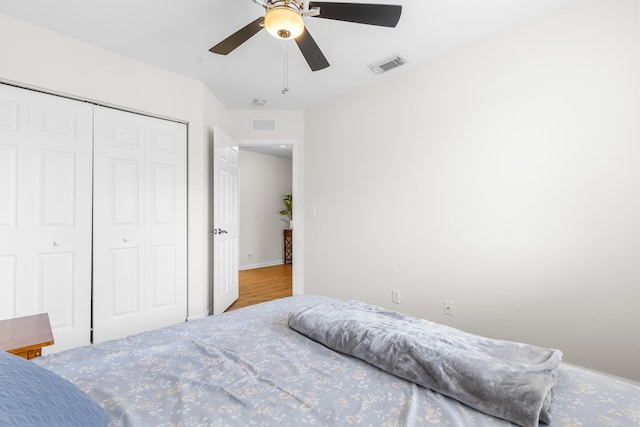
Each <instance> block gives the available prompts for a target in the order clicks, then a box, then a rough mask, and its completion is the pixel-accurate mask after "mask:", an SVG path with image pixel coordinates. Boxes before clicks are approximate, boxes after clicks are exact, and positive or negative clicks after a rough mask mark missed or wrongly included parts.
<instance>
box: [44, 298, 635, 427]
mask: <svg viewBox="0 0 640 427" xmlns="http://www.w3.org/2000/svg"><path fill="white" fill-rule="evenodd" d="M328 301H331V300H330V299H328V298H324V297H320V296H311V295H308V296H294V297H290V298H285V299H281V300H276V301H272V302H269V303H263V304H259V305H256V306H251V307H247V308H244V309H241V310H236V311H232V312H229V313H227V314H223V315H220V316H216V317H210V318H207V319H202V320H196V321H190V322H186V323H183V324H180V325H177V326H174V327H170V328H164V329H159V330H155V331H150V332H146V333H142V334H139V335H135V336H131V337H127V338H124V339H120V340H116V341H110V342H106V343H102V344H97V345H93V346H87V347H81V348H77V349H73V350H69V351H65V352H61V353H57V354H53V355H50V356H45V357H42V358H40V359H38V360H37V361H36V362H35V363H36V364H37V365H38V366H41V367H45V368H47V370H49V371H52V372H54V373H56V374H58V375H59V376H61V377H63V378H65V379H67V380H69V381H70V382H71V383H73V384H75V385H76V386H77V387H78V388H79V389H81V390H82V391H84V392H85V393H86V394H87V395H88V396H90V397H91V398H92V399H93V400H94V401H95V402H97V403H98V404H99V405H100V406H101V407H102V408H104V410H105V411H106V413H107V414H108V418H109V425H111V426H173V425H183V426H250V425H256V426H305V425H311V426H349V425H361V426H429V425H445V426H482V427H490V426H510V425H512V424H510V423H509V422H507V421H504V420H501V419H499V418H496V417H492V416H490V415H486V414H484V413H481V412H479V411H477V410H475V409H472V408H471V407H469V406H466V405H464V404H462V403H460V402H458V401H456V400H454V399H451V398H449V397H445V396H443V395H441V394H438V393H436V392H433V391H430V390H428V389H426V388H423V387H421V386H418V385H416V384H415V383H412V382H410V381H406V380H404V379H401V378H398V377H397V376H394V375H391V374H389V373H387V372H385V371H383V370H381V369H378V368H376V367H374V366H372V365H370V364H368V363H366V362H364V361H362V360H359V359H357V358H354V357H351V356H347V355H344V354H342V353H339V352H336V351H333V350H331V349H329V348H327V347H325V346H323V345H321V344H319V343H317V342H315V341H313V340H311V339H309V338H307V337H306V336H304V335H301V334H300V333H298V332H296V331H294V330H292V329H291V328H290V327H289V325H288V317H289V314H290V313H292V312H295V311H299V310H301V309H304V308H307V307H313V306H316V305H318V304H322V303H326V302H328ZM553 391H554V395H553V400H552V404H551V416H552V418H551V423H550V425H551V426H552V427H558V426H564V427H578V426H585V427H586V426H638V425H640V387H637V386H634V385H632V384H631V383H627V382H623V381H619V380H617V379H614V378H610V377H607V376H603V375H600V374H596V373H593V372H591V371H587V370H584V369H581V368H577V367H574V366H571V365H568V364H564V363H563V364H561V365H560V368H559V371H558V377H557V384H556V385H555V387H554V389H553Z"/></svg>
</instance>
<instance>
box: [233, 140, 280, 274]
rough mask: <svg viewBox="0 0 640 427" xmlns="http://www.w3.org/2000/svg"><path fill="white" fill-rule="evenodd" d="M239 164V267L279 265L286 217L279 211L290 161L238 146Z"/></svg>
mask: <svg viewBox="0 0 640 427" xmlns="http://www.w3.org/2000/svg"><path fill="white" fill-rule="evenodd" d="M238 163H239V164H240V269H241V270H245V269H249V268H258V267H266V266H270V265H278V264H282V262H283V236H282V230H283V229H285V228H289V220H288V218H287V217H286V216H284V215H280V213H279V212H280V211H281V210H282V209H283V208H284V207H283V205H282V196H283V195H284V194H287V193H290V192H291V160H290V159H283V158H280V157H275V156H268V155H265V154H258V153H253V152H251V151H246V150H243V149H242V148H240V156H239V161H238ZM283 219H284V220H285V221H283ZM249 254H251V255H250V256H249Z"/></svg>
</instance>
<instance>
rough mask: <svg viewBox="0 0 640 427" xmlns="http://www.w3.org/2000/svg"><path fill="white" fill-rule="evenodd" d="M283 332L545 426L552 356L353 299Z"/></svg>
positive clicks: (302, 317) (303, 313)
mask: <svg viewBox="0 0 640 427" xmlns="http://www.w3.org/2000/svg"><path fill="white" fill-rule="evenodd" d="M289 326H290V327H291V328H292V329H294V330H296V331H298V332H300V333H301V334H303V335H306V336H307V337H309V338H311V339H313V340H315V341H317V342H319V343H321V344H324V345H325V346H327V347H329V348H331V349H333V350H337V351H339V352H342V353H345V354H348V355H351V356H354V357H357V358H359V359H362V360H364V361H366V362H368V363H371V364H372V365H374V366H376V367H378V368H380V369H383V370H385V371H387V372H390V373H392V374H394V375H396V376H398V377H401V378H404V379H406V380H409V381H412V382H414V383H416V384H419V385H421V386H424V387H426V388H429V389H432V390H434V391H437V392H438V393H441V394H444V395H446V396H449V397H452V398H454V399H456V400H458V401H460V402H462V403H465V404H467V405H469V406H471V407H473V408H475V409H477V410H479V411H482V412H485V413H487V414H490V415H493V416H495V417H498V418H502V419H505V420H507V421H510V422H513V423H515V424H518V425H521V426H523V427H535V426H538V424H539V422H543V423H546V424H548V423H549V422H550V421H551V418H550V408H551V397H552V388H553V386H554V385H555V383H556V379H557V375H558V366H559V364H560V361H561V359H562V353H561V352H560V351H559V350H550V349H544V348H540V347H536V346H532V345H527V344H521V343H515V342H510V341H502V340H495V339H489V338H484V337H480V336H477V335H473V334H469V333H466V332H463V331H460V330H457V329H454V328H450V327H447V326H444V325H440V324H437V323H433V322H429V321H426V320H422V319H417V318H414V317H411V316H407V315H404V314H401V313H397V312H393V311H388V310H385V309H383V308H380V307H375V306H371V305H367V304H364V303H361V302H357V301H349V302H328V303H324V304H319V305H316V306H314V307H310V308H307V309H303V310H300V311H298V312H295V313H293V314H291V315H290V316H289Z"/></svg>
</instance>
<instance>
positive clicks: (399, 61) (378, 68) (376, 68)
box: [369, 56, 407, 74]
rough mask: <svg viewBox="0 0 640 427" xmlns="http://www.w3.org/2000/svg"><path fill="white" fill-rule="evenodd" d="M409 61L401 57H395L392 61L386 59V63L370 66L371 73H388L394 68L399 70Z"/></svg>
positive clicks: (381, 62)
mask: <svg viewBox="0 0 640 427" xmlns="http://www.w3.org/2000/svg"><path fill="white" fill-rule="evenodd" d="M406 63H407V61H406V60H404V59H403V58H400V57H399V56H395V57H393V58H391V59H385V60H384V61H380V62H376V63H375V64H371V65H369V68H371V71H373V72H374V73H376V74H382V73H386V72H387V71H389V70H393V69H394V68H398V67H399V66H401V65H404V64H406Z"/></svg>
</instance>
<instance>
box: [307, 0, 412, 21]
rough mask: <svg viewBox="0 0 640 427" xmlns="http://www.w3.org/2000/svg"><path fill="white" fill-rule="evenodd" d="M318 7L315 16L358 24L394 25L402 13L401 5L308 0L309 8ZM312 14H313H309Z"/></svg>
mask: <svg viewBox="0 0 640 427" xmlns="http://www.w3.org/2000/svg"><path fill="white" fill-rule="evenodd" d="M315 7H318V8H320V14H319V15H316V16H314V17H315V18H326V19H335V20H337V21H347V22H357V23H359V24H369V25H378V26H381V27H395V26H396V25H397V24H398V21H399V20H400V15H401V14H402V6H399V5H393V4H368V3H329V2H324V1H312V2H309V9H313V8H315ZM311 16H313V15H311Z"/></svg>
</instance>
